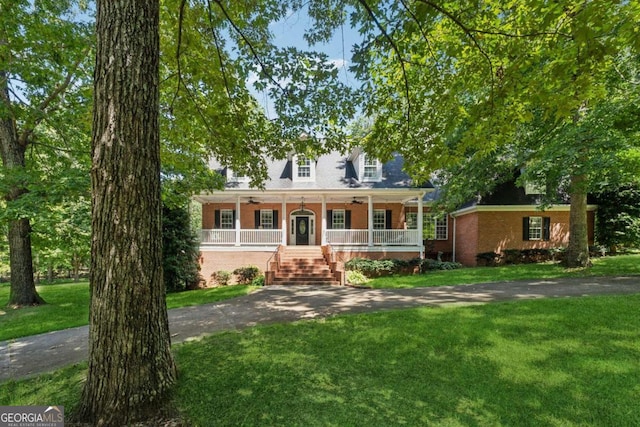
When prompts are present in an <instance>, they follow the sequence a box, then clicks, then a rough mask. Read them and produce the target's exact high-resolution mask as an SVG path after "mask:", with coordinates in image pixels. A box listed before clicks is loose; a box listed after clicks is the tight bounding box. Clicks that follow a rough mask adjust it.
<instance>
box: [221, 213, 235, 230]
mask: <svg viewBox="0 0 640 427" xmlns="http://www.w3.org/2000/svg"><path fill="white" fill-rule="evenodd" d="M227 215H228V218H227V219H230V221H224V218H225V216H227ZM225 225H227V227H225ZM220 228H221V229H223V230H233V229H234V228H236V225H235V224H234V221H233V209H220Z"/></svg>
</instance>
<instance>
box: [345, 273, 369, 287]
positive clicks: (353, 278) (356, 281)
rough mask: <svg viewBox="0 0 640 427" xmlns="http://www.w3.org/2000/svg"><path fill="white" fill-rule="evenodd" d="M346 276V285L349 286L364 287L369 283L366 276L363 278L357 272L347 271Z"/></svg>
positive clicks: (362, 275)
mask: <svg viewBox="0 0 640 427" xmlns="http://www.w3.org/2000/svg"><path fill="white" fill-rule="evenodd" d="M346 276H347V283H349V284H351V285H356V286H357V285H364V284H365V283H367V282H368V281H369V279H367V276H365V275H364V274H362V273H361V272H360V271H358V270H347V272H346Z"/></svg>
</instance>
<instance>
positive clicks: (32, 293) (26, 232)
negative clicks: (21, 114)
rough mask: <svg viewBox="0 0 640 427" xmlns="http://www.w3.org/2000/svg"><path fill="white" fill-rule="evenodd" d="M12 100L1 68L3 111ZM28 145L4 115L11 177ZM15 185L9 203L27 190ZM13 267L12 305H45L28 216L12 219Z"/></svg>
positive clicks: (0, 136) (2, 142)
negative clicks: (38, 288) (38, 287)
mask: <svg viewBox="0 0 640 427" xmlns="http://www.w3.org/2000/svg"><path fill="white" fill-rule="evenodd" d="M10 105H11V99H10V98H9V86H8V81H7V73H6V72H4V71H0V111H4V112H5V113H6V114H8V112H9V111H10V108H9V106H10ZM25 150H26V146H25V145H24V144H21V143H20V141H19V140H18V133H17V130H16V122H15V120H14V119H13V118H12V117H10V116H8V115H7V116H2V117H0V154H2V164H3V165H4V167H5V170H6V173H7V175H8V176H11V175H13V176H19V175H20V173H19V171H23V170H24V167H25V159H24V153H25ZM17 182H18V183H14V184H12V187H11V188H10V189H9V191H8V193H7V194H5V195H4V198H5V200H6V201H7V203H8V204H10V203H12V202H14V201H16V200H18V199H19V198H20V197H21V196H22V195H23V194H25V193H26V192H27V189H26V188H25V186H24V185H20V184H19V182H20V181H17ZM8 240H9V269H10V270H11V290H10V291H9V305H11V306H26V305H37V304H42V303H44V301H43V300H42V298H40V295H38V292H37V291H36V285H35V282H34V280H33V259H32V254H31V225H30V224H29V219H28V218H18V219H13V220H11V221H9V234H8Z"/></svg>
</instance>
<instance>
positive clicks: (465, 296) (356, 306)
mask: <svg viewBox="0 0 640 427" xmlns="http://www.w3.org/2000/svg"><path fill="white" fill-rule="evenodd" d="M636 293H640V277H638V276H636V277H616V278H610V277H608V278H579V279H560V280H536V281H521V282H508V283H485V284H479V285H463V286H446V287H436V288H413V289H397V290H391V289H379V290H375V289H354V288H350V287H337V286H331V287H329V286H327V287H296V286H269V287H265V288H261V289H259V290H258V291H257V292H254V293H252V294H250V295H247V296H244V297H240V298H235V299H232V300H227V301H222V302H219V303H215V304H206V305H201V306H197V307H185V308H179V309H174V310H170V311H169V325H170V331H171V340H172V342H173V343H174V344H175V343H180V342H183V341H187V340H192V339H197V338H199V337H202V336H205V335H209V334H212V333H216V332H220V331H228V330H239V329H243V328H247V327H251V326H254V325H257V324H265V323H276V322H291V321H295V320H300V319H312V318H318V317H327V316H331V315H336V314H343V313H361V312H367V311H377V310H387V309H399V308H410V307H417V306H440V305H450V304H474V303H488V302H492V301H504V300H518V299H534V298H561V297H578V296H586V295H604V294H611V295H621V294H636ZM87 339H88V327H86V326H84V327H79V328H72V329H66V330H63V331H58V332H50V333H47V334H42V335H36V336H32V337H26V338H23V339H17V340H11V341H4V342H0V382H4V381H7V380H10V379H20V378H25V377H28V376H32V375H37V374H40V373H43V372H47V371H52V370H55V369H58V368H61V367H64V366H67V365H72V364H75V363H78V362H81V361H83V360H86V358H87Z"/></svg>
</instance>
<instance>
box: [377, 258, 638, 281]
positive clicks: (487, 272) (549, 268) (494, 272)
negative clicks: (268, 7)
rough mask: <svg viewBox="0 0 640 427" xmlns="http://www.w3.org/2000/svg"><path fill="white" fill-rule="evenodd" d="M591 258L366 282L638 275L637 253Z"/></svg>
mask: <svg viewBox="0 0 640 427" xmlns="http://www.w3.org/2000/svg"><path fill="white" fill-rule="evenodd" d="M592 261H593V266H592V267H590V268H587V269H566V268H564V267H562V266H561V265H559V264H558V263H545V264H519V265H507V266H500V267H475V268H461V269H458V270H448V271H430V272H427V273H425V274H420V275H413V276H389V277H379V278H376V279H373V280H371V281H370V282H368V283H367V286H372V287H374V288H414V287H425V286H447V285H462V284H472V283H486V282H506V281H513V280H530V279H557V278H561V277H594V276H621V275H640V255H637V254H635V255H619V256H609V257H603V258H594V259H593V260H592Z"/></svg>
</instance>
